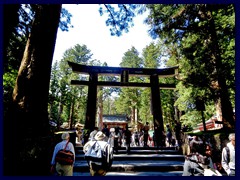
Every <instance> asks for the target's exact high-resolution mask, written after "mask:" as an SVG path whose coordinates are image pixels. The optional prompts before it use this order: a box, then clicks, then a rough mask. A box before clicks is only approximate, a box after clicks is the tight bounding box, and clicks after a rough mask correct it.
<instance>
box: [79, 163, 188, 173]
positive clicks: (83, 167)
mask: <svg viewBox="0 0 240 180" xmlns="http://www.w3.org/2000/svg"><path fill="white" fill-rule="evenodd" d="M183 163H184V162H183V161H163V160H155V161H150V160H148V161H139V160H137V161H133V160H132V161H113V164H112V166H111V169H110V171H111V172H112V171H117V172H128V171H144V172H148V171H160V172H166V171H182V170H183ZM86 171H89V168H88V164H87V162H86V161H77V162H75V164H74V172H86Z"/></svg>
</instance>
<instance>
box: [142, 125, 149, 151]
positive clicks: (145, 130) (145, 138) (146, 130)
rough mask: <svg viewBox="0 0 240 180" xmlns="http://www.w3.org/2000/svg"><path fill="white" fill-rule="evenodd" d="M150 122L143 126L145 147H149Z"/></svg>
mask: <svg viewBox="0 0 240 180" xmlns="http://www.w3.org/2000/svg"><path fill="white" fill-rule="evenodd" d="M148 124H149V123H148V122H146V125H145V126H144V127H143V141H144V147H147V146H148V145H147V142H148V136H149V134H148V131H149V125H148Z"/></svg>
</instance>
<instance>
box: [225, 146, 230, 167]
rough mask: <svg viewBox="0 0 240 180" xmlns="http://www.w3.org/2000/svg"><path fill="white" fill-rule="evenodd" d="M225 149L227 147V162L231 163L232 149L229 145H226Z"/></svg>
mask: <svg viewBox="0 0 240 180" xmlns="http://www.w3.org/2000/svg"><path fill="white" fill-rule="evenodd" d="M225 149H226V152H227V162H228V163H229V162H230V150H229V147H228V146H226V147H225Z"/></svg>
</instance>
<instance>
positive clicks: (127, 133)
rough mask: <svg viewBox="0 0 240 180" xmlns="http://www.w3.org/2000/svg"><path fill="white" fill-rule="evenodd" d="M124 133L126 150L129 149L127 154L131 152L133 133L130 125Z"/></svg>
mask: <svg viewBox="0 0 240 180" xmlns="http://www.w3.org/2000/svg"><path fill="white" fill-rule="evenodd" d="M123 134H124V138H125V140H126V151H127V154H129V153H130V144H131V136H132V133H131V131H129V129H128V125H126V130H125V131H124V132H123Z"/></svg>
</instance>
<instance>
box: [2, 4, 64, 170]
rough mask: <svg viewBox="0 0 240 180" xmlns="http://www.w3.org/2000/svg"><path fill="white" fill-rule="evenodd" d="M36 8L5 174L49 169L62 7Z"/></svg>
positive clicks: (20, 77)
mask: <svg viewBox="0 0 240 180" xmlns="http://www.w3.org/2000/svg"><path fill="white" fill-rule="evenodd" d="M37 7H38V9H37V11H36V15H35V20H34V21H33V25H32V29H31V33H30V35H29V38H28V41H27V44H26V48H25V52H24V55H23V59H22V62H21V65H20V68H19V72H18V76H17V80H16V84H15V87H14V91H13V109H12V114H11V119H10V120H11V124H12V126H11V127H7V128H8V130H9V131H10V133H9V134H8V135H9V136H7V138H8V139H7V140H6V139H5V140H6V141H8V142H9V145H8V146H7V149H8V150H7V151H9V154H8V155H9V157H6V162H8V164H6V167H5V171H4V173H5V174H6V175H48V172H49V168H50V166H49V165H50V161H51V155H52V149H51V145H52V144H51V143H52V142H51V141H52V140H51V139H49V138H50V136H49V120H48V113H47V107H48V92H49V81H50V73H51V64H52V58H53V52H54V48H55V41H56V35H57V29H58V24H59V20H60V13H61V4H55V5H38V6H37ZM9 128H10V129H9Z"/></svg>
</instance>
